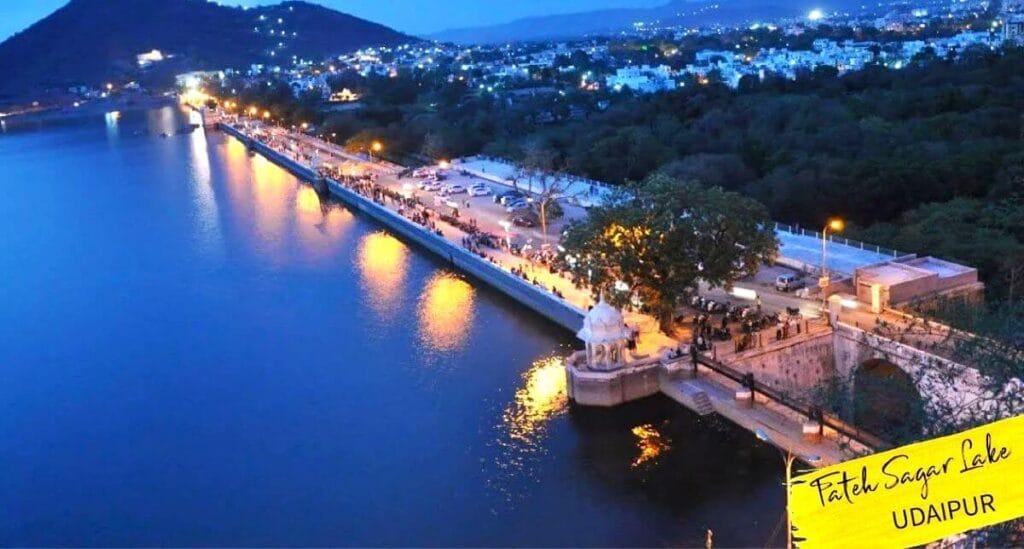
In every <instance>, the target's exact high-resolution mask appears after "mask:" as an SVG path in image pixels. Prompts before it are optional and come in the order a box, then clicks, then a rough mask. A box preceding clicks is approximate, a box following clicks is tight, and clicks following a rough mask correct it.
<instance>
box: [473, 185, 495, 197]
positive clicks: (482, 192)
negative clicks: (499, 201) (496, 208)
mask: <svg viewBox="0 0 1024 549" xmlns="http://www.w3.org/2000/svg"><path fill="white" fill-rule="evenodd" d="M489 194H491V188H490V187H488V186H487V185H484V184H483V183H477V184H476V185H471V186H470V187H469V195H470V196H487V195H489Z"/></svg>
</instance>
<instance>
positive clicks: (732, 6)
mask: <svg viewBox="0 0 1024 549" xmlns="http://www.w3.org/2000/svg"><path fill="white" fill-rule="evenodd" d="M861 5H862V2H861V1H859V0H672V1H670V2H668V3H667V4H665V5H664V6H660V7H655V8H636V9H606V10H597V11H589V12H580V13H570V14H563V15H547V16H539V17H527V18H524V19H518V20H515V21H511V22H509V23H503V24H499V25H491V26H482V27H470V28H462V29H452V30H446V31H442V32H439V33H436V34H433V35H431V36H430V38H433V39H435V40H440V41H444V42H455V43H457V44H473V43H481V44H487V43H490V44H493V43H501V42H516V41H538V40H548V39H560V38H577V37H581V36H584V35H597V34H608V33H612V32H615V31H619V30H622V29H624V28H627V27H630V26H631V25H632V24H633V23H636V22H640V21H643V22H654V21H661V22H662V23H673V24H692V25H707V24H715V23H718V24H735V23H742V22H745V21H750V20H755V19H768V18H779V17H799V16H801V15H804V14H806V13H808V12H809V11H810V10H811V9H813V8H823V9H827V10H829V11H832V10H851V9H859V8H860V6H861ZM712 6H717V7H715V8H712Z"/></svg>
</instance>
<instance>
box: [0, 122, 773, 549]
mask: <svg viewBox="0 0 1024 549" xmlns="http://www.w3.org/2000/svg"><path fill="white" fill-rule="evenodd" d="M179 117H180V113H178V112H177V111H176V110H175V109H171V108H166V109H162V110H155V111H149V112H135V113H125V114H123V115H120V116H117V115H108V116H106V117H105V118H103V117H101V118H98V119H82V120H78V121H74V122H68V121H65V122H61V123H56V122H53V123H48V124H46V125H39V124H31V123H23V124H21V125H20V126H19V125H17V124H14V123H10V122H8V123H6V124H5V127H4V128H3V129H4V131H3V133H0V169H2V172H0V173H2V176H0V190H2V196H0V273H2V275H0V276H2V280H0V509H2V510H3V512H2V513H0V545H69V544H73V545H604V546H607V545H627V546H637V545H643V546H667V545H701V546H703V543H704V533H705V531H706V530H707V529H708V528H710V529H712V530H713V531H714V533H715V542H716V545H718V546H728V545H743V546H764V545H766V544H768V543H770V542H771V543H775V544H778V543H780V542H781V541H782V540H783V539H784V536H783V532H782V531H781V527H780V519H781V518H782V514H781V513H782V509H783V496H784V494H783V490H782V487H781V484H780V478H781V470H782V464H781V459H780V457H779V455H778V454H777V452H776V451H775V450H774V449H771V448H767V447H765V446H763V445H761V444H758V443H757V442H756V441H755V440H754V439H753V437H752V436H750V435H749V434H748V433H745V432H743V431H741V430H739V429H737V428H735V427H733V426H732V425H730V424H727V423H725V422H724V421H721V420H716V419H701V418H698V417H697V416H695V415H694V414H692V413H690V412H688V411H687V410H685V409H684V408H682V407H681V406H679V405H676V404H675V403H673V402H672V401H670V400H668V399H665V398H660V397H659V398H652V399H648V400H646V401H644V402H640V403H635V404H633V405H629V406H624V407H621V408H617V409H613V410H597V409H581V408H570V407H569V406H568V405H567V403H566V397H565V391H564V377H563V373H562V370H561V367H560V366H559V364H558V360H557V357H558V356H560V355H564V354H566V353H567V352H568V351H569V350H570V349H571V348H572V347H573V346H574V345H576V342H575V341H574V339H573V337H572V334H569V333H566V332H565V331H563V330H561V329H559V328H558V327H556V326H554V325H552V324H549V323H547V322H546V321H543V320H541V319H540V318H538V317H537V316H536V315H534V314H532V313H531V312H530V311H528V310H526V309H524V308H522V307H520V306H518V305H517V304H515V303H514V302H511V301H510V300H508V299H506V298H504V297H503V296H501V295H499V294H497V293H495V292H493V291H490V290H488V289H487V288H486V287H483V286H482V285H480V284H478V283H477V282H475V281H473V280H466V279H464V278H462V277H460V276H459V275H458V274H456V273H452V272H449V271H448V270H446V269H445V267H444V266H443V264H441V263H439V262H437V261H434V260H433V258H432V257H430V256H428V255H426V254H425V252H423V251H421V250H419V249H417V248H415V247H411V246H409V245H406V244H405V243H403V242H401V241H399V240H396V239H395V238H393V237H391V236H389V235H388V234H387V233H386V232H384V231H383V230H382V227H380V226H378V225H376V224H375V223H373V222H371V221H369V220H367V219H365V218H362V217H360V216H359V215H356V214H353V213H352V212H350V211H348V210H346V209H345V208H344V207H343V206H342V205H340V204H337V203H334V202H333V201H330V200H325V199H322V198H320V197H319V196H318V195H317V194H316V193H315V192H314V191H312V190H311V189H310V188H308V187H305V186H303V185H301V184H300V183H298V182H297V181H296V180H295V178H293V177H292V176H290V175H288V174H287V173H286V172H284V171H282V170H280V169H278V168H277V167H275V166H274V165H272V164H270V163H269V162H268V161H266V160H265V159H263V158H261V157H258V156H250V155H248V154H247V152H246V150H245V148H244V147H243V146H242V145H240V144H239V143H238V142H236V141H233V140H231V139H230V138H227V137H225V136H222V135H220V134H218V133H215V132H210V133H207V134H204V133H202V132H196V133H194V134H192V135H183V136H175V137H170V138H161V137H160V134H161V133H162V132H172V133H173V132H174V130H175V129H176V128H177V127H178V126H179V125H180V124H181V120H180V118H179Z"/></svg>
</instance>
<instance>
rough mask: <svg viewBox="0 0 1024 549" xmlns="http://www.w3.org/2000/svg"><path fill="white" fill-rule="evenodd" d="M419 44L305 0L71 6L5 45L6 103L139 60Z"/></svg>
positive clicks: (207, 61)
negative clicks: (254, 4) (252, 4)
mask: <svg viewBox="0 0 1024 549" xmlns="http://www.w3.org/2000/svg"><path fill="white" fill-rule="evenodd" d="M411 40H415V39H414V38H412V37H410V36H407V35H404V34H402V33H399V32H397V31H395V30H393V29H390V28H388V27H385V26H383V25H379V24H376V23H372V22H369V21H366V20H363V19H359V18H356V17H353V16H351V15H347V14H344V13H340V12H337V11H334V10H330V9H327V8H324V7H322V6H318V5H315V4H310V3H306V2H297V1H290V2H284V3H282V4H278V5H274V6H266V7H260V8H250V9H243V8H238V7H227V6H221V5H219V4H216V3H213V2H208V1H206V0H71V1H70V2H69V3H68V4H67V5H65V6H64V7H62V8H60V9H59V10H57V11H55V12H54V13H52V14H50V15H49V16H47V17H46V18H44V19H42V20H40V21H38V22H37V23H35V24H34V25H32V26H31V27H29V28H28V29H26V30H24V31H22V32H20V33H18V34H16V35H14V36H12V37H11V38H9V39H7V40H6V41H4V42H3V43H0V74H2V75H3V78H0V97H3V96H8V97H10V96H14V95H17V94H23V93H26V92H30V91H31V92H37V91H41V90H44V89H65V88H67V87H68V86H72V85H78V84H91V85H96V84H99V83H101V82H103V81H105V80H107V79H111V78H115V79H116V78H129V77H132V76H134V75H136V74H137V73H138V67H137V65H136V58H135V56H136V55H138V54H140V53H143V52H148V51H151V50H153V49H157V50H160V51H161V52H164V53H169V54H173V55H174V56H175V60H174V63H173V64H174V65H175V66H176V70H179V71H181V72H183V71H185V70H198V69H214V68H227V67H239V68H241V67H248V65H250V64H252V63H267V64H282V65H285V64H287V63H288V62H289V61H290V60H291V58H292V56H293V55H294V56H297V57H299V58H307V59H308V58H314V59H321V58H323V57H327V56H330V55H336V54H338V53H342V52H346V51H351V50H354V49H358V48H361V47H364V46H371V45H391V44H398V43H402V42H408V41H411Z"/></svg>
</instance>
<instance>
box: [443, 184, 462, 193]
mask: <svg viewBox="0 0 1024 549" xmlns="http://www.w3.org/2000/svg"><path fill="white" fill-rule="evenodd" d="M444 190H445V192H447V193H448V194H462V193H464V192H466V188H465V187H463V186H462V185H446V186H445V188H444Z"/></svg>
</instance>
